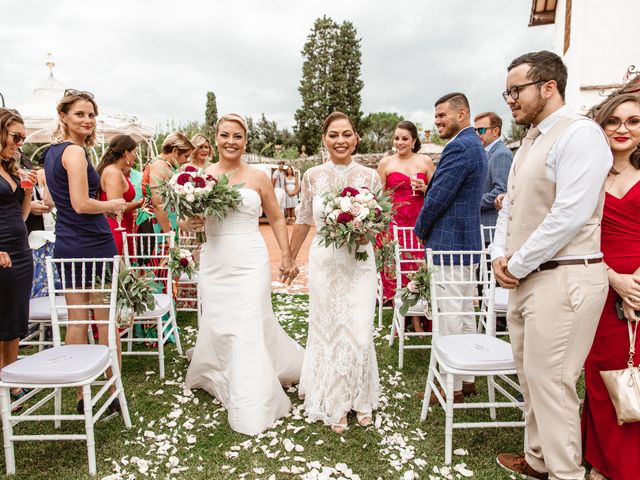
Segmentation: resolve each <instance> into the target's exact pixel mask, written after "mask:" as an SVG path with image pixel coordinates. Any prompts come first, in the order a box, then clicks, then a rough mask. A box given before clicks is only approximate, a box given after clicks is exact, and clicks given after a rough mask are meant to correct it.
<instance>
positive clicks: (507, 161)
mask: <svg viewBox="0 0 640 480" xmlns="http://www.w3.org/2000/svg"><path fill="white" fill-rule="evenodd" d="M512 161H513V154H512V153H511V150H509V149H508V148H507V146H506V145H505V144H504V142H502V140H498V141H497V142H496V143H495V144H494V145H493V146H492V147H491V149H490V150H489V151H488V152H487V164H488V168H489V171H488V172H487V180H486V181H485V184H484V192H483V194H482V203H481V204H480V223H481V224H482V225H485V226H495V224H496V221H497V220H498V210H496V207H495V206H494V205H493V202H494V200H495V199H496V197H497V196H498V195H499V194H501V193H504V192H506V191H507V180H508V179H509V171H510V170H511V162H512Z"/></svg>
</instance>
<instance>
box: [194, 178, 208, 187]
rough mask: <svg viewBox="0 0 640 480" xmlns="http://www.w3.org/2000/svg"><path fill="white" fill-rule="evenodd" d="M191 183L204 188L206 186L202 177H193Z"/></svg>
mask: <svg viewBox="0 0 640 480" xmlns="http://www.w3.org/2000/svg"><path fill="white" fill-rule="evenodd" d="M193 184H194V185H195V186H196V187H198V188H204V187H206V186H207V182H205V181H204V178H202V177H193Z"/></svg>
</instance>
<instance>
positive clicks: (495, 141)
mask: <svg viewBox="0 0 640 480" xmlns="http://www.w3.org/2000/svg"><path fill="white" fill-rule="evenodd" d="M499 141H500V137H498V138H496V139H495V140H494V141H493V142H491V143H490V144H489V145H487V146H486V147H484V151H485V152H487V153H489V151H490V150H491V149H492V148H493V146H494V145H495V144H496V143H498V142H499Z"/></svg>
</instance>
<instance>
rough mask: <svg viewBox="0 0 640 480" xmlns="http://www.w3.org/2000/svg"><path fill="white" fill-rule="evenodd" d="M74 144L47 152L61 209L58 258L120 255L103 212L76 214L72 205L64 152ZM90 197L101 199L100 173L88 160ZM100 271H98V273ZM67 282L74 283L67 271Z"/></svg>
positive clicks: (46, 163) (46, 166)
mask: <svg viewBox="0 0 640 480" xmlns="http://www.w3.org/2000/svg"><path fill="white" fill-rule="evenodd" d="M69 145H71V142H64V143H59V144H54V145H51V146H50V147H49V148H48V149H47V151H46V153H45V155H44V171H45V176H46V179H47V188H48V189H49V192H50V193H51V198H53V201H54V203H55V204H56V209H57V218H56V243H55V247H54V253H53V256H54V258H111V257H113V256H114V255H117V254H118V252H117V250H116V244H115V242H114V241H113V235H112V234H111V229H110V228H109V223H108V222H107V219H106V218H105V216H104V215H102V214H101V213H76V211H75V210H74V209H73V207H72V206H71V197H70V195H69V177H68V176H67V170H66V169H65V168H64V166H63V165H62V153H63V152H64V149H65V148H67V147H68V146H69ZM87 180H88V183H89V197H90V198H97V193H98V189H99V188H100V175H98V172H96V169H95V168H93V165H91V162H89V160H88V159H87ZM96 273H98V272H96ZM65 277H66V278H65V284H66V285H67V286H69V285H70V281H71V279H70V278H69V277H70V272H68V271H67V272H65Z"/></svg>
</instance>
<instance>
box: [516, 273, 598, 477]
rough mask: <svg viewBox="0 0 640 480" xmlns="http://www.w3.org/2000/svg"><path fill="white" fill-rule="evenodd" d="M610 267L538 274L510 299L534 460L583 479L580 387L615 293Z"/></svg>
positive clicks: (544, 468)
mask: <svg viewBox="0 0 640 480" xmlns="http://www.w3.org/2000/svg"><path fill="white" fill-rule="evenodd" d="M607 290H608V282H607V273H606V270H605V267H604V263H596V264H591V265H565V266H560V267H557V268H555V269H553V270H546V271H543V272H534V273H532V274H531V275H529V276H528V277H527V278H525V279H524V280H521V282H520V285H519V286H518V288H516V289H515V290H513V291H512V293H511V295H510V297H509V311H508V313H507V322H508V325H509V334H510V337H511V345H512V348H513V355H514V358H515V363H516V369H517V371H518V378H519V380H520V385H521V386H522V393H523V397H524V403H525V417H526V418H525V419H526V429H527V435H528V440H529V446H528V449H527V451H526V452H525V454H526V459H527V462H529V464H530V465H531V466H532V467H533V468H534V469H536V470H538V471H539V472H548V473H549V478H550V479H562V480H578V479H579V480H582V479H583V478H584V475H585V469H584V468H583V467H582V439H581V433H580V400H579V398H578V394H577V392H576V383H577V381H578V377H579V376H580V372H581V371H582V367H583V364H584V361H585V359H586V357H587V354H588V353H589V350H590V348H591V344H592V343H593V338H594V336H595V332H596V327H597V325H598V321H599V319H600V314H601V313H602V308H603V306H604V302H605V299H606V296H607Z"/></svg>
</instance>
